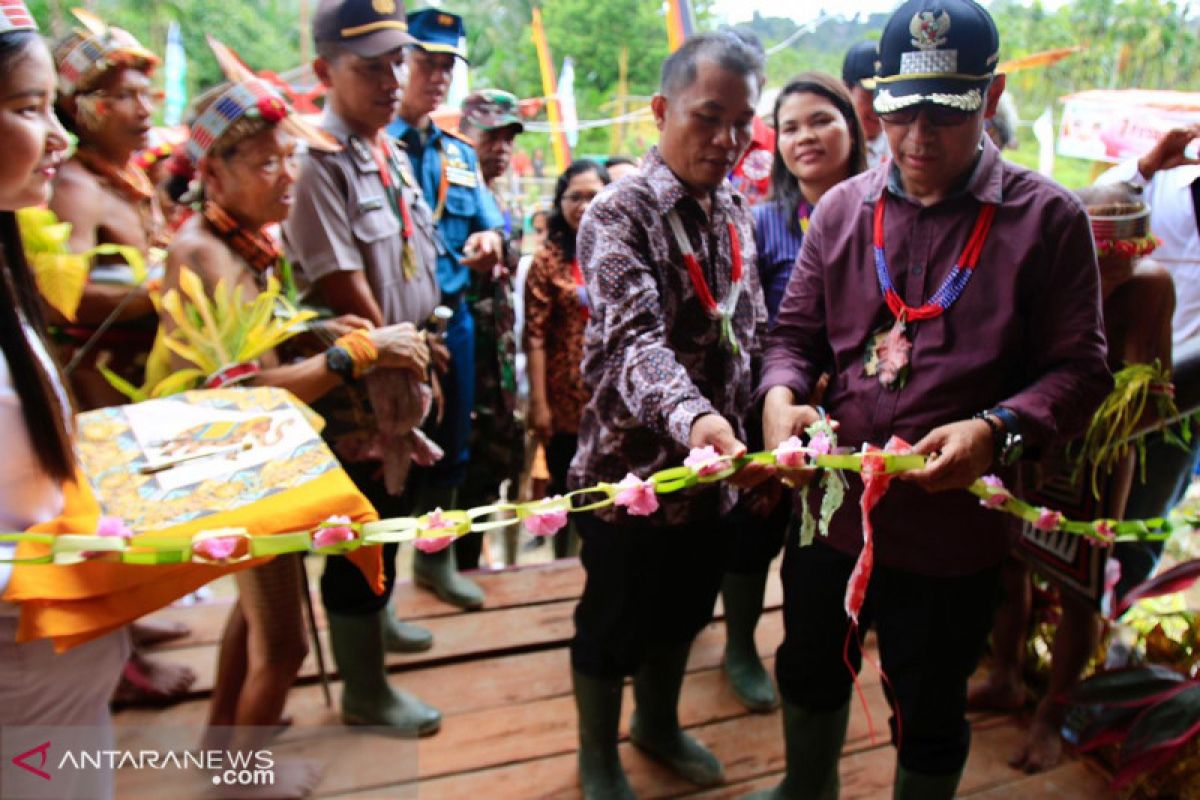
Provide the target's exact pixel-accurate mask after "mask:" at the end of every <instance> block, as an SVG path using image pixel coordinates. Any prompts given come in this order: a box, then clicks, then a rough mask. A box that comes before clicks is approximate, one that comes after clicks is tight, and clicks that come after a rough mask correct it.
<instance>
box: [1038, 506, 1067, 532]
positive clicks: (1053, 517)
mask: <svg viewBox="0 0 1200 800" xmlns="http://www.w3.org/2000/svg"><path fill="white" fill-rule="evenodd" d="M1062 521H1063V515H1062V512H1060V511H1051V510H1050V509H1048V508H1043V509H1040V510H1039V512H1038V518H1037V522H1035V523H1033V527H1035V528H1037V529H1038V530H1039V531H1056V530H1058V528H1059V526H1060V525H1062Z"/></svg>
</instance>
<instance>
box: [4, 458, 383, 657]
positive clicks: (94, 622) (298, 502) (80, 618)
mask: <svg viewBox="0 0 1200 800" xmlns="http://www.w3.org/2000/svg"><path fill="white" fill-rule="evenodd" d="M333 514H344V515H347V516H349V517H350V518H351V519H353V520H354V521H355V522H369V521H372V520H374V519H377V518H378V515H377V514H376V513H375V509H374V508H373V507H372V506H371V504H370V503H369V502H368V501H367V499H366V498H365V497H363V496H362V494H361V493H360V492H359V491H358V490H357V489H356V488H355V486H354V484H353V483H352V482H351V480H350V478H349V477H347V475H346V473H345V472H343V471H342V470H340V469H338V470H333V471H330V472H327V473H325V474H323V475H321V476H320V477H318V478H316V479H314V480H312V481H309V482H307V483H305V484H303V485H302V486H297V487H295V488H293V489H289V490H287V491H283V492H280V493H279V494H276V495H272V496H271V497H268V498H266V499H263V500H260V501H258V502H256V503H251V504H250V505H247V506H243V507H241V508H237V509H233V510H230V511H226V512H221V513H218V514H212V515H210V516H207V517H202V518H200V519H196V520H193V521H191V522H188V523H185V524H182V525H176V526H173V527H170V528H165V529H163V530H158V531H153V532H148V533H144V534H140V535H138V536H136V537H134V539H133V540H132V541H133V542H134V543H139V542H140V543H149V542H151V541H154V540H155V539H168V538H169V539H174V540H178V539H180V538H184V539H187V538H190V537H191V536H192V535H193V534H194V533H196V532H198V531H202V530H214V529H217V528H245V529H246V531H247V532H248V533H249V535H251V536H265V535H270V534H274V533H287V532H289V531H299V530H305V529H311V528H315V527H316V526H317V525H318V524H320V523H321V522H323V521H324V520H326V519H327V518H328V517H330V516H331V515H333ZM99 517H100V506H99V503H98V502H97V500H96V497H95V495H94V494H93V493H92V491H91V487H90V486H89V485H88V483H87V480H86V479H85V478H84V477H83V476H82V475H80V476H79V477H78V478H77V479H76V481H75V482H73V483H68V484H66V485H65V486H64V487H63V513H62V514H61V515H59V516H58V517H56V518H54V519H52V520H49V521H47V522H44V523H42V524H40V525H36V526H34V527H33V528H30V529H29V530H30V532H34V533H52V534H61V533H88V532H92V531H95V530H96V526H97V522H98V521H99ZM46 552H47V548H46V546H45V545H42V544H37V543H34V542H21V543H20V545H19V546H18V548H17V553H16V557H17V558H36V557H38V556H42V555H45V554H46ZM349 558H350V560H351V561H353V562H354V564H355V565H356V566H357V567H358V568H359V569H360V570H362V573H363V575H364V577H366V579H367V582H368V584H369V585H370V586H371V587H372V589H373V590H374V591H375V593H376V594H382V593H383V558H382V548H380V547H361V548H359V549H358V550H355V551H354V552H353V553H350V554H349ZM263 561H265V559H255V560H252V561H245V562H242V563H239V564H231V565H226V566H214V565H209V564H167V565H159V566H143V565H133V564H120V563H114V562H106V561H87V562H83V563H80V564H71V565H55V564H15V565H14V566H13V572H12V578H11V580H10V581H9V585H8V589H7V590H6V591H5V593H4V598H3V599H4V600H7V601H8V602H11V603H19V604H20V606H21V622H20V626H19V628H18V632H17V641H19V642H26V641H30V640H32V639H40V638H52V639H53V640H54V647H55V649H56V650H58V651H62V650H66V649H68V648H70V647H74V646H75V645H79V644H83V643H84V642H86V641H89V640H91V639H94V638H96V637H98V636H101V635H103V634H105V633H108V632H109V631H111V630H113V629H115V628H118V627H120V626H122V625H126V624H128V623H130V622H132V621H133V620H135V619H137V618H138V617H141V616H143V615H145V614H148V613H150V612H151V611H154V610H156V609H159V608H162V607H163V606H165V605H167V604H168V603H170V602H171V601H173V600H176V599H177V598H179V597H182V596H184V595H186V594H187V593H189V592H192V591H194V590H196V589H198V588H199V587H201V586H203V585H204V584H206V583H208V582H209V581H211V580H213V579H214V578H217V577H220V576H221V575H226V574H229V573H231V572H236V571H237V570H240V569H246V568H248V567H252V566H255V565H257V564H260V563H263Z"/></svg>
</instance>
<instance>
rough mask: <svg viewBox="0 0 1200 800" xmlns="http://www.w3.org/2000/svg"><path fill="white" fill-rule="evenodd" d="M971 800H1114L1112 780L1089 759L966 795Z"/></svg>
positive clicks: (1070, 762) (1073, 761)
mask: <svg viewBox="0 0 1200 800" xmlns="http://www.w3.org/2000/svg"><path fill="white" fill-rule="evenodd" d="M963 796H964V797H969V798H971V800H1008V798H1012V797H1019V798H1021V800H1096V798H1105V797H1112V796H1114V793H1113V791H1112V789H1111V788H1110V787H1109V778H1108V777H1107V776H1106V775H1104V774H1102V773H1101V771H1100V770H1099V768H1098V767H1095V766H1093V765H1091V763H1090V762H1088V761H1086V760H1081V759H1080V760H1068V761H1066V762H1065V763H1062V764H1060V765H1058V766H1057V767H1056V768H1054V769H1052V770H1050V771H1049V772H1043V773H1039V774H1037V775H1028V776H1022V777H1021V778H1019V779H1018V780H1016V781H1014V782H1012V783H1007V784H1004V785H1002V786H993V787H990V788H988V789H985V790H983V791H980V792H974V793H964V795H963Z"/></svg>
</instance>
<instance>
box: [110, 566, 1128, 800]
mask: <svg viewBox="0 0 1200 800" xmlns="http://www.w3.org/2000/svg"><path fill="white" fill-rule="evenodd" d="M775 569H776V570H777V566H776V567H775ZM480 581H481V583H483V584H484V585H485V590H486V591H487V592H488V594H489V608H487V609H485V610H483V611H480V612H477V613H471V614H463V613H459V612H457V610H455V609H451V608H449V607H447V606H445V605H444V604H441V603H440V602H439V601H437V600H436V599H433V598H431V597H430V596H428V595H426V594H425V593H423V592H418V591H416V590H415V589H414V588H413V587H412V586H411V585H409V584H401V585H400V586H399V587H398V589H397V600H398V607H399V614H400V615H401V616H402V617H403V618H406V619H418V620H423V621H424V622H426V623H427V624H428V625H429V626H430V627H431V628H432V629H433V630H434V633H435V639H436V642H437V644H436V646H435V648H434V650H432V651H430V652H429V653H426V654H418V655H410V656H392V657H390V658H389V668H390V670H391V671H392V673H393V674H392V676H391V680H392V681H393V683H394V684H395V685H397V686H400V687H402V688H404V689H406V690H408V691H412V692H414V693H415V694H417V695H418V696H420V697H422V698H423V699H424V700H426V701H427V702H429V703H431V704H433V705H434V706H436V707H438V708H440V709H441V710H442V711H443V713H444V714H445V722H444V725H443V729H442V731H441V732H440V733H439V734H438V735H436V736H434V737H430V738H426V739H422V740H419V741H417V742H412V741H408V742H399V741H397V740H395V739H390V738H386V737H381V736H377V735H374V734H368V733H363V732H362V731H355V730H351V729H346V728H343V727H342V726H341V725H340V723H339V719H338V716H337V713H336V711H335V710H333V709H329V708H326V707H325V705H324V702H323V700H322V695H321V691H320V687H319V686H318V685H316V684H315V683H314V682H313V681H314V671H313V659H312V658H311V657H310V658H309V660H308V661H307V662H306V664H305V666H304V669H303V671H302V675H303V676H304V678H303V681H302V684H301V685H299V686H297V687H296V688H295V689H294V690H293V691H292V693H291V696H290V697H289V702H288V712H289V713H290V714H291V715H292V717H293V718H294V726H293V727H292V729H290V730H288V731H286V732H284V733H283V734H282V735H281V736H280V738H279V739H278V740H277V743H276V744H275V745H274V747H273V749H274V750H275V751H276V752H277V755H278V757H280V758H287V757H289V756H295V755H297V754H298V755H301V756H304V757H309V758H313V759H315V760H317V761H320V762H322V763H324V764H325V765H326V774H325V778H324V780H323V782H322V784H321V786H320V788H319V790H318V794H319V796H322V797H344V798H357V799H358V800H362V799H363V798H383V797H415V796H416V795H417V793H419V796H420V798H421V800H438V798H453V799H454V800H459V798H468V800H470V799H471V798H476V797H478V798H489V800H490V798H535V797H537V798H540V797H553V798H570V799H571V800H575V799H576V798H578V797H579V796H580V795H579V789H578V786H577V785H576V782H577V776H576V763H575V759H576V752H575V751H576V746H577V740H578V739H577V731H576V714H575V708H574V700H573V697H572V695H571V686H570V666H569V655H568V649H567V644H568V642H569V638H570V636H571V634H572V633H573V629H574V624H573V620H572V612H573V610H574V605H575V602H576V600H575V598H576V597H577V595H578V592H579V591H580V589H581V587H582V581H583V573H582V570H581V568H580V567H579V565H578V563H577V562H576V561H569V562H559V563H555V564H550V565H545V566H541V567H536V568H523V569H520V570H516V571H509V572H503V573H490V574H485V575H482V576H481V577H480ZM780 596H781V587H780V585H779V580H778V576H777V572H776V574H775V575H773V577H772V579H771V580H770V581H769V582H768V589H767V597H766V601H765V605H766V607H767V608H768V610H767V611H766V613H765V614H764V615H763V620H762V622H761V624H760V625H759V628H758V631H757V644H758V647H759V651H760V653H762V654H763V655H764V658H765V660H766V661H767V663H768V667H769V668H770V667H771V666H772V663H773V655H774V651H775V648H776V647H777V645H778V643H779V642H780V640H781V639H782V635H783V622H782V613H781V611H780V610H779V602H780V599H781V598H780ZM492 603H494V605H491V604H492ZM318 606H319V603H318ZM229 608H230V606H229V604H228V603H212V604H208V605H206V606H200V607H192V608H180V609H169V610H167V611H164V612H163V614H162V615H163V616H164V618H170V619H178V620H181V621H184V622H186V623H187V624H190V625H192V626H193V633H192V636H191V637H190V638H189V639H188V640H186V641H184V642H181V643H179V645H178V646H175V647H173V648H162V649H160V651H161V654H162V657H164V658H168V659H171V660H174V661H184V662H186V663H189V664H191V665H192V666H193V667H195V668H197V671H198V672H200V673H201V678H200V681H199V682H198V685H197V692H198V693H197V695H196V699H194V700H191V701H189V702H185V703H181V704H179V705H177V706H174V707H172V708H169V709H164V710H127V711H124V712H121V713H119V714H118V715H117V716H116V721H117V726H118V737H119V741H120V742H121V744H122V745H130V744H132V745H136V744H137V743H138V742H139V737H141V736H142V733H143V731H144V730H148V726H153V725H162V726H175V727H178V728H182V729H184V730H187V731H195V732H196V735H198V734H199V731H200V730H201V728H202V726H203V722H204V719H205V717H206V715H207V710H208V700H207V697H205V694H206V693H207V692H208V691H209V689H210V687H211V683H212V669H213V665H214V663H215V658H216V646H215V642H216V641H217V637H218V636H219V634H220V629H221V626H222V625H223V624H224V615H225V614H226V613H227V612H228V610H229ZM719 611H720V608H719V605H718V612H719ZM323 627H324V626H323V620H322V628H323ZM322 635H323V636H324V635H325V633H324V632H323V633H322ZM724 642H725V632H724V625H723V623H721V622H714V623H713V624H711V625H709V626H708V627H707V628H706V629H705V630H704V631H703V632H702V633H701V635H700V636H699V637H698V638H697V641H696V644H695V646H694V647H693V649H692V654H691V658H690V660H689V666H688V669H689V674H688V678H687V681H686V682H685V685H684V692H683V697H682V699H681V702H680V718H681V721H682V723H683V724H684V725H685V727H687V728H688V729H689V731H690V732H691V733H692V734H693V735H695V736H696V737H697V738H698V739H699V740H700V741H702V742H704V743H705V744H706V745H708V746H709V747H710V748H711V749H712V750H713V751H714V752H715V753H716V754H717V756H718V757H719V758H720V759H721V760H722V762H723V764H724V765H725V769H726V776H727V781H728V782H727V783H726V784H725V785H723V786H721V787H718V788H716V789H713V790H708V791H701V790H698V789H697V788H696V787H694V786H691V785H689V784H687V783H685V782H683V781H682V780H680V779H679V778H677V777H676V776H674V775H673V774H671V773H670V772H669V771H667V770H666V769H665V768H663V767H662V766H660V765H659V764H657V763H655V762H653V761H651V760H650V759H648V758H647V757H645V756H644V755H642V754H641V753H640V752H639V751H638V750H637V749H636V748H634V747H632V746H631V745H630V744H629V742H628V741H627V740H626V739H625V738H624V737H626V736H627V729H628V723H629V717H630V714H631V712H632V696H631V695H632V690H631V687H629V686H627V687H626V690H625V703H624V707H623V715H622V723H621V730H622V737H623V741H622V744H621V758H622V763H623V765H624V767H625V769H626V771H627V773H628V774H629V776H630V780H631V782H632V783H633V785H634V788H635V790H636V791H637V793H638V796H639V797H643V798H666V797H685V796H686V797H703V798H709V799H710V800H711V799H715V798H735V797H741V796H743V795H744V794H746V793H748V792H750V791H754V790H756V789H759V788H766V787H770V786H772V785H774V784H775V783H777V782H778V781H779V780H780V778H781V776H782V771H783V769H784V747H783V737H782V730H781V722H780V718H779V714H778V712H776V713H773V714H767V715H756V714H749V713H747V712H746V711H745V709H744V708H743V707H742V706H741V704H740V703H739V702H738V700H737V699H736V697H735V696H734V695H733V692H732V690H731V688H730V687H729V684H728V680H727V678H726V677H725V676H724V675H723V673H722V671H721V669H720V662H721V655H722V651H723V648H724ZM326 647H327V645H326ZM867 647H868V649H871V650H873V649H874V644H873V640H872V638H870V637H868V640H867ZM327 652H328V651H327ZM862 683H863V689H864V692H865V694H866V696H867V700H868V707H869V709H870V714H871V717H872V719H873V724H874V729H875V732H876V737H875V738H874V739H873V740H872V739H871V737H870V736H869V735H868V724H867V718H866V715H865V714H864V712H863V709H862V708H861V706H860V705H859V703H858V701H857V699H856V700H855V701H854V705H853V707H852V712H851V721H850V728H849V733H848V736H847V742H846V747H845V749H844V751H843V757H842V762H841V765H840V767H841V777H842V786H843V792H842V797H843V798H863V799H865V798H886V797H890V796H891V785H892V775H893V771H894V765H895V753H894V750H893V749H892V748H891V746H890V744H888V742H887V741H886V739H884V738H883V737H884V735H885V734H886V731H887V717H888V714H889V709H888V708H887V705H886V701H885V699H884V697H883V694H882V690H881V688H880V686H879V676H878V673H877V672H875V671H874V670H872V669H869V668H868V669H867V671H866V672H864V674H863V676H862ZM339 688H340V687H339V686H338V685H337V684H336V683H335V684H334V687H333V689H334V693H335V696H336V694H337V692H338V690H339ZM971 722H972V727H973V729H974V734H975V736H974V740H973V746H972V752H971V756H970V760H969V761H968V765H967V770H966V772H965V774H964V778H963V782H962V785H961V787H960V794H961V796H963V797H970V798H985V799H986V800H999V798H1002V797H1005V798H1007V797H1013V796H1017V797H1020V798H1021V800H1041V798H1047V800H1048V799H1049V798H1051V797H1053V798H1066V800H1075V799H1076V798H1079V799H1080V800H1082V798H1085V797H1086V798H1089V800H1090V798H1107V797H1110V793H1109V792H1108V791H1107V788H1106V787H1107V784H1106V779H1105V778H1104V777H1103V776H1102V775H1100V774H1099V773H1098V772H1096V771H1095V770H1093V769H1091V768H1089V767H1088V766H1087V765H1085V764H1084V763H1083V762H1079V761H1074V760H1071V761H1068V762H1066V763H1064V764H1063V765H1061V766H1060V767H1059V768H1057V769H1055V770H1052V771H1050V772H1048V773H1046V774H1044V775H1037V776H1026V775H1024V774H1023V773H1020V772H1017V771H1015V770H1012V769H1010V768H1009V767H1008V766H1007V757H1008V756H1009V754H1010V753H1011V752H1012V751H1013V749H1015V747H1016V746H1017V745H1018V743H1019V742H1020V741H1021V738H1022V737H1023V736H1024V731H1023V730H1022V729H1021V728H1020V727H1018V725H1017V723H1016V722H1015V721H1014V720H1013V719H1011V718H1007V717H1000V716H995V715H973V716H972V717H971ZM147 775H148V774H147V773H144V772H143V773H132V774H126V773H124V772H122V773H121V774H119V776H118V792H117V794H118V796H122V797H124V796H130V797H158V796H162V795H161V787H156V786H154V785H153V783H152V781H153V780H154V779H155V776H149V777H148V776H147ZM158 777H159V778H160V779H161V776H158Z"/></svg>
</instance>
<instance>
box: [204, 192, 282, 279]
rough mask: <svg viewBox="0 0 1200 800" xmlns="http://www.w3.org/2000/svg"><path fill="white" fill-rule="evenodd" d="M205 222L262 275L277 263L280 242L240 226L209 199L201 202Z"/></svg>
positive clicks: (262, 233) (261, 232)
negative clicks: (202, 203) (277, 242)
mask: <svg viewBox="0 0 1200 800" xmlns="http://www.w3.org/2000/svg"><path fill="white" fill-rule="evenodd" d="M203 213H204V224H205V225H206V226H207V227H208V228H209V230H211V231H212V232H213V233H215V234H216V235H217V236H218V237H219V238H220V239H221V241H223V242H225V244H226V245H228V246H229V249H230V250H232V251H233V252H235V253H237V254H238V255H239V256H241V258H242V259H243V260H244V261H245V262H246V263H247V264H249V265H250V267H251V268H252V269H253V270H254V271H255V272H256V273H259V274H265V273H267V272H268V271H269V270H272V269H274V268H275V267H276V266H278V264H279V255H280V250H279V245H278V244H276V243H275V240H274V239H272V238H271V237H270V236H268V235H267V234H266V233H264V232H263V231H252V230H249V229H248V228H245V227H242V226H241V225H240V224H238V222H237V220H235V219H234V218H233V217H231V216H229V212H227V211H226V210H225V209H223V208H221V207H220V206H219V205H217V204H216V203H214V202H213V201H212V200H206V201H205V202H204V212H203ZM276 277H279V276H276Z"/></svg>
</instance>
